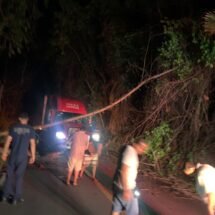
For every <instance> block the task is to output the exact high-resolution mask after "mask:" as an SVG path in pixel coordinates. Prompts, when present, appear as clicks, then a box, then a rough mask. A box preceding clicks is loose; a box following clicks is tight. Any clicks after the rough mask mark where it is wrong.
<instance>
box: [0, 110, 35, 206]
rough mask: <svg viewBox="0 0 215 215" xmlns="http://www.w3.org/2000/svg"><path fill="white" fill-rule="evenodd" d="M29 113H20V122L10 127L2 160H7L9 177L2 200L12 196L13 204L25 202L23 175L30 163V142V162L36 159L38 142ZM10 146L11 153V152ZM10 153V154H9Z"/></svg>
mask: <svg viewBox="0 0 215 215" xmlns="http://www.w3.org/2000/svg"><path fill="white" fill-rule="evenodd" d="M28 120H29V118H28V114H27V113H22V114H20V115H19V123H17V124H15V125H13V126H12V127H11V128H10V129H9V134H8V137H7V138H6V141H5V145H4V148H3V152H2V156H1V158H2V160H3V161H6V160H8V161H7V178H6V182H5V185H4V189H3V196H2V201H3V202H6V201H8V200H9V198H11V197H12V199H11V200H12V204H14V205H15V204H16V203H17V202H23V201H24V199H23V198H22V186H23V177H24V173H25V170H26V167H27V163H28V152H29V151H28V150H29V143H30V159H29V163H30V164H33V163H34V161H35V153H36V144H35V132H34V129H33V128H32V127H31V126H30V125H28ZM9 148H10V154H9ZM8 154H9V156H8Z"/></svg>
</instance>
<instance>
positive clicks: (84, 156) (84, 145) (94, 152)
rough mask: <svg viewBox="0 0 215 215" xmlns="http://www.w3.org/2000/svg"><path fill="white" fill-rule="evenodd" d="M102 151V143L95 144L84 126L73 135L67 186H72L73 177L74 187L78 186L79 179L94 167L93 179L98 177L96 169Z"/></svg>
mask: <svg viewBox="0 0 215 215" xmlns="http://www.w3.org/2000/svg"><path fill="white" fill-rule="evenodd" d="M101 151H102V143H101V142H98V143H95V142H93V141H92V140H91V138H90V135H89V133H88V131H87V129H86V127H85V126H84V125H82V127H80V129H79V130H78V131H76V132H75V133H74V134H73V138H72V142H71V149H70V155H69V159H68V174H67V180H66V184H67V185H70V183H71V177H72V175H74V177H73V181H72V183H73V185H74V186H77V185H78V179H79V178H81V177H82V176H83V174H84V171H85V169H86V167H88V166H89V165H92V179H93V180H95V177H96V167H97V163H98V158H99V155H100V154H101Z"/></svg>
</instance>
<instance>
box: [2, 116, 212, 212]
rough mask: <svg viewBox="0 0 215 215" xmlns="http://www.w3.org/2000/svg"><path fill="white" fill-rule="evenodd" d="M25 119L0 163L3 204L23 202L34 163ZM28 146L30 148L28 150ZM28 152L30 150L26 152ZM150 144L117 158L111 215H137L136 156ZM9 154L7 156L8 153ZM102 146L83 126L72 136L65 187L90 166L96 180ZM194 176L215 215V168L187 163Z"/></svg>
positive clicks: (139, 141) (13, 129)
mask: <svg viewBox="0 0 215 215" xmlns="http://www.w3.org/2000/svg"><path fill="white" fill-rule="evenodd" d="M28 119H29V118H28V115H27V114H25V113H22V114H20V116H19V123H17V124H15V125H13V126H12V127H11V128H10V129H9V134H8V136H7V138H6V141H5V145H4V148H3V152H2V155H1V159H2V160H3V161H6V160H7V178H6V183H5V186H4V189H3V196H2V201H3V202H4V201H8V199H11V200H12V204H17V202H23V201H24V199H23V196H22V183H23V176H24V173H25V169H26V167H27V164H28V163H30V164H33V163H34V161H35V153H36V144H35V132H34V129H33V128H32V127H31V126H29V125H28ZM29 144H30V147H29ZM29 148H30V150H29ZM148 148H149V144H148V143H147V141H146V140H144V139H143V138H136V139H135V141H134V142H133V143H132V144H128V145H125V147H124V149H123V150H122V151H121V153H120V156H119V162H118V166H117V168H116V174H115V176H114V179H113V201H112V215H119V214H120V213H121V211H126V214H127V215H138V214H139V206H138V198H137V197H136V196H135V189H136V178H137V174H138V166H139V156H140V155H142V154H145V153H146V152H147V150H148ZM9 150H10V153H9ZM101 150H102V144H98V145H97V146H96V147H95V146H94V145H93V142H92V141H91V140H90V137H89V134H88V132H87V131H86V128H85V127H84V126H83V127H81V128H80V130H78V131H76V132H75V133H74V135H73V140H72V144H71V150H70V155H69V159H68V174H67V180H66V183H67V185H70V183H71V177H72V175H73V173H74V177H73V180H72V183H73V185H74V186H77V184H78V179H79V178H80V177H82V176H83V173H84V171H85V169H86V167H87V166H88V165H90V164H92V179H95V175H96V166H97V162H98V158H99V155H100V154H101ZM194 172H197V175H196V190H197V192H198V194H199V195H200V196H201V198H202V200H203V201H204V202H205V203H206V205H207V210H208V215H214V214H215V168H214V167H212V166H211V165H209V164H200V163H198V164H196V165H195V164H194V163H191V162H187V163H186V164H185V169H184V173H185V174H186V175H190V174H192V173H194Z"/></svg>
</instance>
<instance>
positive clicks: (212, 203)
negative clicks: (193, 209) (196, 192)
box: [207, 193, 215, 215]
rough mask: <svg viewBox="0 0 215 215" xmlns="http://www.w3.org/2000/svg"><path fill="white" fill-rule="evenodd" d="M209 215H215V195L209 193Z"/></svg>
mask: <svg viewBox="0 0 215 215" xmlns="http://www.w3.org/2000/svg"><path fill="white" fill-rule="evenodd" d="M207 197H208V205H207V207H208V215H214V212H215V211H214V210H215V193H208V194H207Z"/></svg>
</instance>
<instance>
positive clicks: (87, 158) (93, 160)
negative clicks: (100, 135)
mask: <svg viewBox="0 0 215 215" xmlns="http://www.w3.org/2000/svg"><path fill="white" fill-rule="evenodd" d="M97 163H98V155H97V154H92V155H88V154H85V155H84V160H83V166H89V165H93V166H96V165H97Z"/></svg>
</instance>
